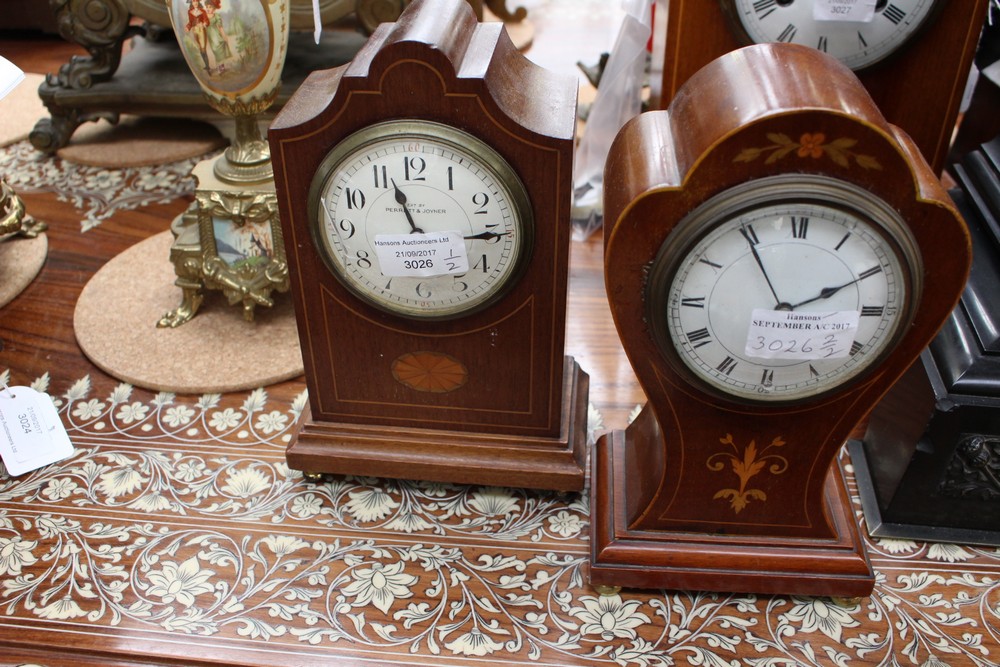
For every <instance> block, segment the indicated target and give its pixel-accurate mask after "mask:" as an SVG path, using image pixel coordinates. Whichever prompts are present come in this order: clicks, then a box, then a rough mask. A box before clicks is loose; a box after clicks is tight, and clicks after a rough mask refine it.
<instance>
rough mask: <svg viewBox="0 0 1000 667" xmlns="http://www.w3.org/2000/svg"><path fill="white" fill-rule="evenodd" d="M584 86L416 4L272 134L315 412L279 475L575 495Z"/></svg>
mask: <svg viewBox="0 0 1000 667" xmlns="http://www.w3.org/2000/svg"><path fill="white" fill-rule="evenodd" d="M576 85H577V84H576V81H575V79H574V78H573V77H562V76H559V75H556V74H553V73H551V72H549V71H547V70H544V69H542V68H539V67H537V66H535V65H534V64H532V63H530V62H529V61H528V60H526V59H525V58H524V57H523V56H522V55H521V54H520V53H519V52H518V51H517V50H516V48H514V46H513V45H512V44H511V42H510V40H509V38H508V37H507V34H506V31H505V29H504V27H503V25H502V24H500V23H479V22H477V20H476V17H475V14H474V13H473V11H472V9H471V8H470V7H469V5H468V3H467V2H465V1H464V0H418V1H416V2H413V3H411V4H410V5H409V6H408V7H407V8H406V10H405V11H404V12H403V14H402V15H401V16H400V17H399V21H397V22H396V23H392V24H383V25H381V26H380V27H379V28H378V29H377V30H376V31H375V32H374V34H373V35H372V37H371V38H370V39H369V41H368V43H367V44H366V46H365V47H364V48H363V49H362V50H361V51H360V52H359V53H358V55H357V57H356V58H355V59H354V61H353V62H352V63H350V64H349V65H347V66H344V67H341V68H337V69H334V70H328V71H323V72H316V73H314V74H312V75H311V76H310V77H309V78H308V79H307V80H306V82H305V83H304V84H303V86H302V87H301V88H300V89H299V91H297V92H296V94H295V95H294V96H293V98H292V99H291V100H290V101H289V103H288V105H287V106H286V107H285V108H284V109H283V110H282V112H281V114H280V115H279V116H278V117H277V118H276V119H275V121H274V124H273V125H272V126H271V129H270V131H269V140H270V142H271V147H272V159H273V161H274V165H275V182H276V187H277V190H278V195H279V207H280V211H281V220H282V224H283V229H284V234H285V235H286V236H285V238H286V239H289V241H288V243H287V246H288V250H287V254H288V258H289V266H290V268H291V271H292V286H293V290H294V292H295V305H296V315H297V318H298V323H299V332H300V339H301V343H302V351H303V357H304V362H305V368H306V377H307V382H308V386H309V399H310V409H309V411H308V412H307V413H306V414H305V415H304V416H303V422H302V426H301V427H300V430H299V432H298V434H297V436H296V438H295V440H294V441H293V442H292V444H291V445H290V446H289V448H288V452H287V454H288V461H289V463H290V465H292V467H295V468H299V469H302V470H304V471H306V472H309V473H323V472H333V473H351V474H361V475H379V476H386V477H407V478H415V479H429V480H438V481H450V482H466V483H486V484H505V485H517V486H526V487H536V488H553V489H567V490H568V489H580V488H582V487H583V457H584V455H585V447H586V413H587V393H588V392H587V388H588V379H587V376H586V374H584V373H583V372H582V371H581V370H580V368H579V367H578V365H577V364H576V363H575V362H574V361H573V360H572V359H571V358H566V357H564V356H563V345H564V326H565V309H566V286H567V270H568V261H569V241H570V228H569V207H570V204H571V201H572V194H571V176H572V159H573V157H572V156H573V133H574V127H575V116H576Z"/></svg>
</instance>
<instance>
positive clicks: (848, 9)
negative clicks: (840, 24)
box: [813, 0, 876, 23]
mask: <svg viewBox="0 0 1000 667" xmlns="http://www.w3.org/2000/svg"><path fill="white" fill-rule="evenodd" d="M875 5H876V0H813V19H814V20H816V21H853V22H854V23H871V22H872V21H873V20H874V19H875Z"/></svg>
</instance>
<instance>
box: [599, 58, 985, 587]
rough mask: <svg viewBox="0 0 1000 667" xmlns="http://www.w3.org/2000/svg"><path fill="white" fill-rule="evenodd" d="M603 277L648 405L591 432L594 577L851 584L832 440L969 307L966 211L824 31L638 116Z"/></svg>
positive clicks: (613, 156) (863, 575) (698, 82)
mask: <svg viewBox="0 0 1000 667" xmlns="http://www.w3.org/2000/svg"><path fill="white" fill-rule="evenodd" d="M605 183H606V184H607V187H606V188H605V211H606V213H607V218H606V220H607V223H606V228H605V279H606V281H607V292H608V296H609V300H610V304H611V310H612V314H613V316H614V319H615V324H616V326H617V328H618V332H619V335H620V337H621V339H622V344H623V346H624V348H625V351H626V353H627V354H628V356H629V359H630V361H631V363H632V365H633V367H634V369H635V372H636V376H637V377H638V379H639V382H640V384H641V385H642V387H643V389H644V391H645V393H646V396H647V398H648V402H647V404H646V405H645V407H644V408H643V410H642V412H641V414H640V415H639V416H638V418H637V419H636V420H635V421H634V422H633V423H632V424H631V425H630V426H629V427H628V428H627V429H626V430H625V431H615V432H613V433H612V434H610V435H607V436H604V437H603V438H601V440H600V441H599V442H598V445H597V448H596V451H595V454H594V457H593V459H594V463H593V466H594V468H593V476H592V501H591V507H592V511H593V513H594V518H593V529H592V549H593V551H592V557H593V564H592V568H591V578H592V581H593V582H594V583H595V584H601V585H626V586H638V587H664V588H690V589H708V590H726V591H750V592H763V593H801V594H810V595H846V596H856V595H863V594H867V593H869V592H870V591H871V588H872V586H873V582H874V578H873V574H872V571H871V566H870V565H869V563H868V559H867V555H866V552H865V549H864V544H863V542H862V539H861V535H860V531H859V529H858V525H857V523H856V520H855V518H854V512H853V510H852V508H851V504H850V500H849V497H848V493H847V488H846V485H845V482H844V478H843V475H842V472H841V470H840V467H839V465H838V458H837V457H838V452H840V451H841V446H842V445H843V444H844V442H845V440H846V439H847V437H848V436H849V434H850V433H851V431H852V429H854V428H855V426H856V425H857V424H858V422H859V421H860V420H861V419H863V418H864V416H865V414H866V413H867V412H868V410H869V409H871V407H872V406H873V405H874V404H875V403H876V402H877V401H878V398H879V397H880V396H881V395H882V394H883V393H884V392H885V391H887V389H888V388H889V387H890V386H891V385H892V384H893V382H894V381H895V380H896V379H897V378H898V377H899V376H900V375H901V374H902V373H903V372H904V371H905V370H906V369H907V368H908V367H909V366H910V364H912V363H913V361H914V360H915V359H916V358H917V356H918V355H919V354H920V351H921V350H922V349H923V348H924V347H925V346H926V345H927V343H928V342H929V341H930V340H931V338H932V337H933V335H934V333H935V332H936V331H937V329H938V327H939V326H940V325H941V323H942V322H943V320H944V319H945V317H947V315H948V313H949V312H950V311H951V310H952V308H953V307H954V306H955V303H956V301H957V299H958V296H959V294H960V292H961V289H962V285H963V284H964V281H965V277H966V274H967V272H968V266H969V260H970V249H969V240H968V234H967V232H966V229H965V226H964V224H963V222H962V220H961V218H960V217H959V215H958V213H957V212H956V210H955V209H954V207H953V205H952V204H951V203H950V200H949V198H948V196H947V194H946V193H945V192H944V190H943V189H942V187H941V185H940V183H939V182H938V180H937V179H936V178H935V176H934V173H933V172H932V171H931V170H930V168H929V167H928V166H927V163H926V162H925V161H924V160H923V158H922V157H921V156H920V153H919V151H918V150H917V149H916V147H915V146H914V145H913V143H912V141H911V140H910V139H909V138H908V137H907V136H906V135H905V133H903V132H902V131H900V130H899V129H898V128H896V127H894V126H892V125H890V124H888V123H887V122H886V121H885V120H884V119H883V117H882V116H881V115H880V114H879V112H878V110H877V108H876V106H875V105H874V103H873V102H872V100H871V98H870V97H869V96H868V95H867V93H866V92H865V90H864V88H863V87H862V86H861V84H860V83H859V82H858V80H857V78H856V77H855V75H854V74H853V73H852V72H851V71H850V70H849V69H848V68H846V67H845V66H844V65H842V64H841V63H839V62H838V61H837V60H835V59H834V58H832V57H830V56H828V55H825V54H823V53H821V52H819V51H817V50H814V49H809V48H806V47H801V46H796V45H789V44H766V45H756V46H750V47H746V48H744V49H740V50H738V51H735V52H732V53H730V54H727V55H726V56H723V57H721V58H719V59H717V60H715V61H713V62H712V63H710V64H709V65H707V66H706V67H705V68H703V69H702V70H701V71H700V72H698V73H697V74H695V75H694V76H693V77H691V79H690V80H689V81H688V83H687V84H685V86H683V87H682V88H681V90H680V91H679V92H678V94H677V96H676V97H675V98H674V101H673V103H672V104H671V106H670V108H669V109H668V110H666V111H654V112H650V113H648V114H644V115H642V116H640V117H639V118H637V119H635V120H633V121H632V122H630V123H629V124H627V125H626V126H625V127H624V128H623V130H622V131H621V133H620V134H619V135H618V137H617V139H616V140H615V143H614V144H613V146H612V148H611V152H610V155H609V158H608V163H607V167H606V171H605Z"/></svg>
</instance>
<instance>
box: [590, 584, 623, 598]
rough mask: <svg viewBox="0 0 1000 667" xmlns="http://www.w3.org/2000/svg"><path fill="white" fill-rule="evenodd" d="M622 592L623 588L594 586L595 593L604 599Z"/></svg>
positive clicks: (602, 585)
mask: <svg viewBox="0 0 1000 667" xmlns="http://www.w3.org/2000/svg"><path fill="white" fill-rule="evenodd" d="M621 590H622V587H621V586H608V585H604V584H600V585H597V586H594V591H595V592H596V593H597V594H598V595H600V596H601V597H602V598H606V597H609V596H611V595H618V594H619V593H621Z"/></svg>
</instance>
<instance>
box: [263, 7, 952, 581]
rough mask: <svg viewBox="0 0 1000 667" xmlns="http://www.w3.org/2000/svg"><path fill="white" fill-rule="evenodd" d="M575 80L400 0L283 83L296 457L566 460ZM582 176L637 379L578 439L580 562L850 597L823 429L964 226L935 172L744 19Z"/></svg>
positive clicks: (479, 472)
mask: <svg viewBox="0 0 1000 667" xmlns="http://www.w3.org/2000/svg"><path fill="white" fill-rule="evenodd" d="M779 4H781V3H779ZM575 95H576V85H575V82H574V81H572V79H570V80H569V81H567V80H566V79H564V78H562V77H557V76H554V75H553V74H551V73H549V72H546V71H544V70H542V69H540V68H537V67H536V66H534V65H532V64H530V63H528V62H527V61H526V60H525V59H524V58H523V57H522V56H520V54H518V53H516V51H515V50H514V49H513V47H512V46H511V45H510V43H509V40H507V39H506V38H505V37H504V33H503V31H502V29H501V28H500V27H499V26H496V25H487V24H478V23H477V22H476V21H475V18H474V15H473V14H472V12H471V10H470V9H469V8H468V7H467V6H466V3H465V2H464V0H417V1H416V2H413V3H412V4H411V5H410V6H409V7H408V8H407V10H406V11H405V12H404V13H403V15H402V16H401V17H400V20H399V21H398V22H397V23H396V24H393V25H383V26H382V27H380V28H379V29H378V30H377V31H376V32H375V34H374V35H373V37H372V39H371V40H370V41H369V42H368V44H367V46H366V47H365V48H364V49H363V50H362V51H361V52H360V53H359V54H358V56H357V57H356V58H355V60H354V62H353V63H351V64H350V65H349V66H347V67H343V68H339V69H335V70H329V71H326V72H318V73H314V74H313V75H312V76H310V78H309V79H308V80H307V81H306V83H305V84H304V85H303V87H302V88H301V89H300V90H299V92H298V93H296V95H295V96H294V97H293V98H292V99H291V100H290V101H289V103H288V104H287V105H286V106H285V108H284V109H283V111H282V112H281V114H280V115H279V116H278V118H277V119H276V120H275V123H274V124H273V125H272V127H271V130H270V133H269V139H270V142H271V145H272V159H273V160H274V163H275V177H276V187H277V191H278V195H279V206H280V208H281V217H282V224H283V227H284V233H285V236H286V238H287V239H289V240H288V243H287V246H288V257H289V265H290V268H291V270H292V286H293V294H294V295H295V299H296V302H295V305H296V312H297V317H298V320H299V329H300V337H301V343H302V350H303V356H304V361H305V367H306V372H307V381H308V386H309V393H310V410H309V411H308V412H307V413H306V414H305V415H304V416H303V422H302V425H301V426H300V430H299V432H298V433H297V435H296V436H295V439H294V440H293V442H292V443H291V444H290V445H289V448H288V460H289V463H290V465H291V466H292V467H295V468H299V469H302V470H304V471H307V472H310V473H320V472H341V473H350V474H361V475H384V476H389V477H403V478H418V479H431V480H442V481H454V482H473V483H487V484H494V483H495V484H507V485H519V486H529V487H539V488H554V489H580V488H582V486H583V472H582V471H583V456H584V455H585V452H586V448H585V437H586V425H585V415H586V411H587V410H586V406H587V376H586V375H585V374H584V373H583V372H582V371H580V370H579V368H578V367H577V365H576V364H575V363H574V362H573V361H572V359H569V358H566V359H564V358H563V355H562V349H563V342H564V340H563V336H564V334H563V326H564V315H565V292H566V273H567V263H568V241H569V228H568V207H569V205H570V200H571V192H570V188H569V178H570V174H571V170H572V143H573V141H572V138H573V121H574V115H575ZM605 188H606V191H605V201H606V205H605V212H606V222H605V229H606V235H605V274H606V275H605V279H606V282H607V287H608V295H609V302H610V305H611V310H612V314H613V317H614V319H615V323H616V326H617V327H618V331H619V335H620V338H621V341H622V344H623V346H624V348H625V351H626V353H627V354H628V356H629V359H630V361H631V363H632V365H633V367H634V369H635V372H636V376H637V378H638V380H639V382H640V384H641V385H642V387H643V389H644V390H645V393H646V395H647V398H648V402H647V404H646V406H645V408H644V409H643V411H642V412H641V414H640V415H639V417H638V418H637V419H636V420H635V421H634V422H633V423H632V424H631V425H630V426H629V427H628V429H627V430H625V431H615V432H613V433H611V434H608V435H605V436H604V437H602V438H601V439H600V440H599V441H598V444H597V446H596V448H595V450H594V453H593V461H592V466H593V467H592V477H591V489H592V500H591V507H592V512H593V525H592V565H591V579H592V581H593V582H594V583H595V584H599V585H626V586H639V587H668V588H694V589H714V590H733V591H739V590H746V591H756V592H791V593H806V594H836V595H861V594H866V593H867V592H869V591H870V590H871V587H872V584H873V575H872V572H871V568H870V565H869V564H868V560H867V556H866V554H865V550H864V546H863V543H862V540H861V537H860V532H859V529H858V526H857V523H856V521H855V518H854V515H853V511H852V510H851V506H850V500H849V496H848V493H847V488H846V485H845V482H844V479H843V475H842V473H841V471H840V468H839V466H838V465H836V462H835V458H836V456H837V453H838V451H839V450H840V447H841V445H842V444H843V442H844V440H845V439H846V438H847V436H848V435H849V433H850V432H851V430H852V429H853V428H854V427H855V425H856V424H857V423H858V421H859V420H860V419H862V417H863V416H864V414H865V413H866V412H867V411H868V410H869V409H870V408H871V407H872V405H873V404H874V403H875V402H876V401H877V400H878V398H879V397H880V396H881V395H882V393H884V392H885V391H886V389H887V388H888V387H889V386H890V385H891V384H892V382H893V381H894V380H895V379H896V378H898V377H899V376H900V375H901V374H902V373H903V372H904V371H905V369H906V368H907V367H908V366H909V365H910V364H911V363H912V362H913V360H914V359H916V358H917V355H918V354H919V353H920V350H921V349H922V348H923V347H924V346H925V345H926V344H927V342H928V341H929V340H930V338H931V337H932V336H933V334H934V332H935V331H936V329H937V327H938V326H939V325H940V323H941V321H942V320H943V319H944V317H946V315H947V314H948V312H949V311H950V310H951V308H952V307H953V306H954V304H955V302H956V300H957V298H958V294H959V291H960V290H961V285H962V283H963V281H964V277H965V274H966V272H967V269H968V261H969V244H968V238H967V235H966V232H965V230H964V227H963V225H962V223H961V220H960V219H959V218H958V217H957V214H956V213H955V211H954V208H953V207H952V206H951V204H950V203H949V201H948V198H947V196H946V195H945V193H944V192H943V191H942V189H941V186H940V184H939V182H938V181H937V179H936V178H935V177H934V174H933V172H932V171H931V170H930V169H929V168H928V167H927V164H926V162H925V161H924V160H923V159H922V158H921V157H920V154H919V151H918V150H917V148H916V147H915V145H914V144H913V142H912V141H911V140H910V139H909V138H908V137H907V136H906V135H905V133H903V132H901V131H899V130H898V129H897V128H895V127H893V126H892V125H889V124H888V123H887V122H886V121H885V120H884V119H883V117H882V116H881V114H880V113H879V111H878V109H877V108H876V106H875V104H874V103H873V102H872V100H871V98H870V97H869V96H868V94H867V93H866V92H865V90H864V88H862V87H861V85H860V84H859V83H858V80H857V78H856V77H855V75H854V74H852V73H851V71H850V70H849V69H848V68H846V67H845V66H844V65H842V64H840V63H838V62H837V61H836V60H835V59H833V58H831V57H830V56H827V55H824V54H823V53H821V52H820V51H818V50H814V49H810V48H805V47H801V46H795V45H787V44H781V45H760V46H754V47H748V48H746V49H743V50H740V51H737V52H735V53H732V54H729V55H728V56H725V57H723V58H720V59H718V60H716V61H713V62H712V63H710V64H709V65H707V66H706V67H704V68H702V69H701V70H700V71H699V72H697V73H696V74H695V75H694V76H692V77H691V80H690V81H689V82H688V83H687V84H686V85H685V86H684V87H683V88H681V89H680V90H679V91H678V92H677V94H676V96H675V99H674V101H673V102H672V104H671V106H670V108H669V109H668V110H667V111H661V112H653V113H649V114H644V115H642V116H640V117H639V118H638V119H635V120H634V121H632V122H631V123H629V124H627V125H626V127H625V128H624V129H623V130H622V132H621V133H620V134H619V136H618V139H617V140H616V142H615V144H614V146H613V147H612V150H611V153H610V155H609V159H608V163H607V169H606V177H605Z"/></svg>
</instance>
